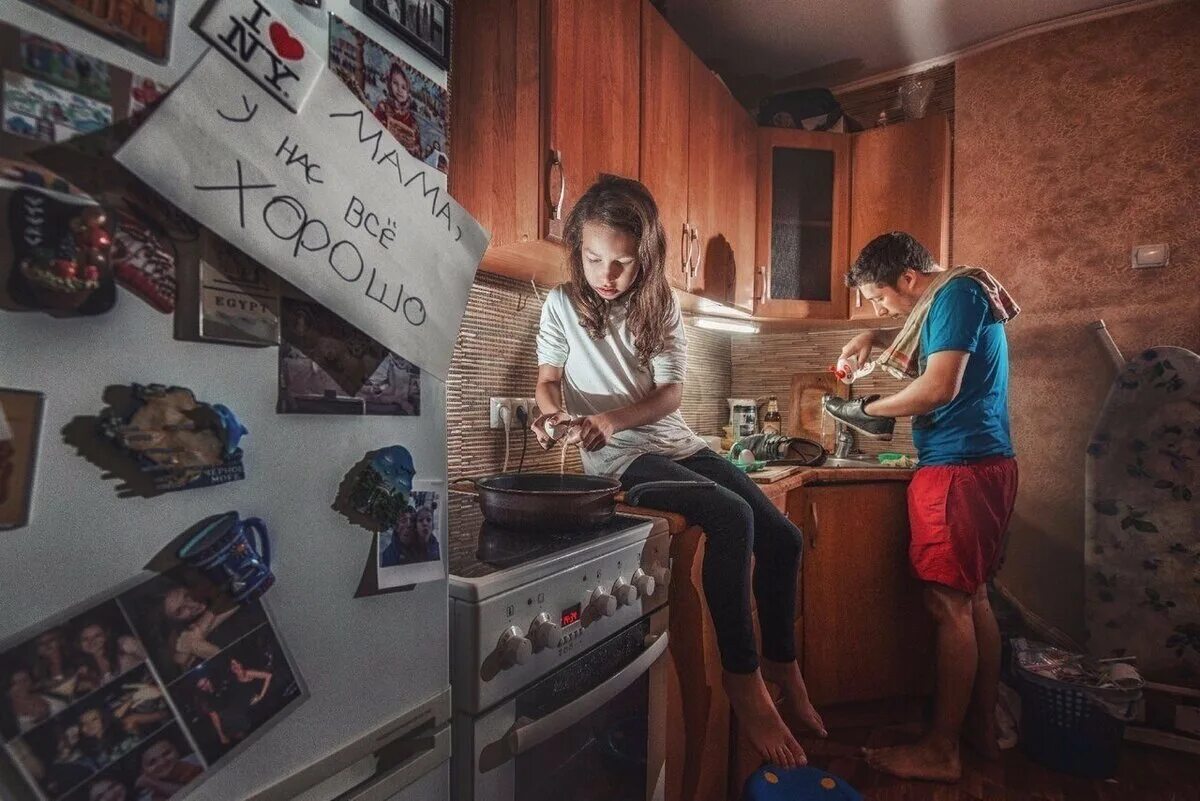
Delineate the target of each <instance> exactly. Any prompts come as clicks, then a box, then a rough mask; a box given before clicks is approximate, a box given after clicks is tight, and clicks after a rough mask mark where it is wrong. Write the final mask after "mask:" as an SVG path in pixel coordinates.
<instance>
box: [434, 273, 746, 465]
mask: <svg viewBox="0 0 1200 801" xmlns="http://www.w3.org/2000/svg"><path fill="white" fill-rule="evenodd" d="M539 291H540V292H541V293H542V294H543V296H544V294H545V290H539ZM541 306H542V304H541V300H540V298H538V297H537V296H535V295H534V292H533V288H532V286H530V285H529V284H527V283H522V282H520V281H514V280H511V279H508V278H502V277H499V276H494V275H490V274H487V273H480V274H479V276H478V277H477V278H476V280H475V285H474V286H473V287H472V288H471V295H470V298H469V300H468V302H467V311H466V314H465V315H464V317H463V323H462V328H461V329H460V330H459V335H458V342H457V343H456V345H455V348H454V358H453V360H452V362H451V364H450V374H449V376H448V377H447V380H446V438H447V451H448V462H447V467H448V470H447V472H448V473H449V476H450V478H451V479H454V478H458V477H461V476H477V475H490V474H492V473H498V472H500V469H501V467H502V466H503V463H504V432H503V431H493V430H492V429H491V428H489V427H488V399H489V398H491V397H495V396H501V397H532V396H533V390H534V386H535V385H536V383H537V351H536V345H535V340H536V337H537V330H538V318H539V316H540V313H541ZM687 334H688V371H687V381H686V383H685V384H684V387H683V416H684V419H685V420H687V422H688V425H690V426H691V427H692V429H693V430H695V431H696V432H697V433H698V434H715V435H720V433H721V426H723V425H725V424H726V423H727V422H728V419H729V408H728V406H727V405H726V403H725V399H726V398H727V397H730V382H731V377H730V369H731V364H732V357H731V354H730V342H729V336H728V335H725V334H718V333H714V332H712V331H705V330H702V329H698V328H696V327H694V326H691V325H688V326H687ZM521 440H522V433H521V431H519V430H517V429H516V428H515V427H514V430H513V431H512V433H511V435H510V441H509V451H510V453H509V469H510V470H515V469H516V468H517V465H518V463H519V461H520V458H521V446H522V442H521ZM560 459H561V453H560V452H559V451H558V450H555V451H553V452H550V453H547V452H544V451H543V450H542V449H541V448H539V447H538V445H537V441H536V440H535V439H534V437H533V435H532V434H530V435H529V442H528V444H527V446H526V449H525V462H524V469H525V470H526V471H531V470H539V471H550V472H557V471H558V469H559V463H560ZM567 469H568V470H574V471H579V470H580V465H579V455H578V451H576V450H575V449H574V448H571V449H569V452H568V458H567Z"/></svg>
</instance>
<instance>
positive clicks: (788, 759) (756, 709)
mask: <svg viewBox="0 0 1200 801" xmlns="http://www.w3.org/2000/svg"><path fill="white" fill-rule="evenodd" d="M722 684H724V685H725V694H726V695H728V696H729V705H730V706H731V707H733V712H734V714H735V715H737V717H738V724H739V725H740V726H741V729H742V731H743V732H745V734H746V736H747V737H748V738H749V739H750V744H751V745H753V746H754V750H756V751H757V752H758V754H759V756H761V757H762V758H763V759H764V760H766V761H768V762H772V763H774V764H776V765H778V766H779V767H781V768H794V767H796V766H798V765H806V764H808V758H807V757H806V756H805V755H804V749H803V748H801V747H800V743H798V742H796V738H795V737H793V736H792V733H791V732H790V731H788V727H787V726H786V725H785V724H784V722H783V718H781V717H779V710H778V709H776V708H775V704H774V702H772V701H771V695H770V693H768V692H767V685H765V684H763V680H762V674H761V673H759V672H758V671H757V670H756V671H755V672H753V673H729V672H728V671H727V672H725V674H724V676H723V678H722Z"/></svg>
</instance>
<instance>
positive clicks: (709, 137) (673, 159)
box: [641, 0, 758, 304]
mask: <svg viewBox="0 0 1200 801" xmlns="http://www.w3.org/2000/svg"><path fill="white" fill-rule="evenodd" d="M642 58H643V62H642V131H641V180H642V182H643V183H644V184H646V186H647V187H648V188H649V189H650V191H651V192H652V193H653V194H654V197H655V199H656V200H657V201H658V206H659V213H660V214H661V216H662V219H663V227H664V228H665V230H666V232H667V277H668V278H669V279H670V281H671V284H672V286H674V287H676V288H677V289H681V290H683V291H685V292H691V293H693V294H697V295H702V296H704V297H707V298H710V299H712V300H717V301H720V302H723V303H731V302H734V301H735V297H736V290H735V277H736V275H737V272H738V270H739V268H740V269H750V268H751V266H752V265H753V261H754V221H755V212H756V209H755V193H756V183H755V182H756V175H755V174H756V170H757V147H758V143H757V129H756V127H755V125H754V120H753V118H752V117H751V116H750V114H749V113H748V112H747V111H746V110H745V109H744V108H742V106H741V105H740V104H739V103H738V102H737V100H735V99H734V97H733V96H732V95H731V94H730V93H729V90H728V89H726V88H725V85H724V84H723V83H722V82H721V80H720V79H719V78H718V77H717V76H716V75H714V74H713V73H712V71H711V70H709V69H708V68H707V67H706V66H704V64H703V62H701V61H700V59H699V58H697V57H696V55H695V54H693V53H692V52H691V51H690V50H689V49H688V48H687V45H685V44H684V43H683V40H682V39H680V38H679V36H678V34H676V33H675V31H674V30H673V29H672V28H671V26H670V25H669V24H668V23H667V21H666V20H665V19H663V17H662V15H661V14H659V12H658V11H657V10H656V9H655V8H654V7H653V6H652V5H651V4H650V3H649V2H648V0H643V4H642ZM748 300H749V299H748V298H746V299H745V302H747V304H748Z"/></svg>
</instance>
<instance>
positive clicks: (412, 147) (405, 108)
mask: <svg viewBox="0 0 1200 801" xmlns="http://www.w3.org/2000/svg"><path fill="white" fill-rule="evenodd" d="M387 88H388V94H387V97H385V98H384V99H383V100H380V101H379V103H377V104H376V106H375V118H376V119H377V120H379V121H380V122H381V123H383V125H384V126H385V127H386V128H387V129H388V131H389V132H390V133H391V134H392V136H394V137H396V139H397V141H399V142H400V144H402V145H404V148H405V149H406V150H407V151H408V152H409V153H411V154H412V155H413V156H414V157H415V158H418V159H419V158H423V155H422V153H421V132H420V130H418V128H417V114H416V107H417V104H416V101H415V99H414V98H413V96H412V84H411V83H410V82H409V80H408V76H407V75H406V74H405V73H404V67H402V66H400V65H399V64H393V65H392V69H391V70H390V71H389V72H388V82H387Z"/></svg>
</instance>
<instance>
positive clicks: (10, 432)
mask: <svg viewBox="0 0 1200 801" xmlns="http://www.w3.org/2000/svg"><path fill="white" fill-rule="evenodd" d="M44 400H45V398H44V397H43V395H42V393H40V392H30V391H28V390H23V389H0V530H6V529H10V528H20V527H21V526H24V525H26V524H27V523H29V510H30V507H31V506H32V503H33V472H34V466H35V464H36V462H37V449H38V438H39V435H40V433H41V428H42V405H43V402H44Z"/></svg>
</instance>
